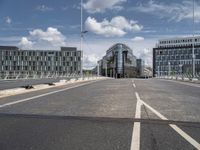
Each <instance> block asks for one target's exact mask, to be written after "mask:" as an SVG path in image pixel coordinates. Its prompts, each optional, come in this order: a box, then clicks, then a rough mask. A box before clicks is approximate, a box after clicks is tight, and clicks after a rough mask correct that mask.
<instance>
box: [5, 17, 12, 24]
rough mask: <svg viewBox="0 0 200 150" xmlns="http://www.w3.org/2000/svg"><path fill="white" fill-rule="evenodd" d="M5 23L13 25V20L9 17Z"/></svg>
mask: <svg viewBox="0 0 200 150" xmlns="http://www.w3.org/2000/svg"><path fill="white" fill-rule="evenodd" d="M5 21H6V23H7V24H11V23H12V19H11V18H10V17H9V16H7V17H6V18H5Z"/></svg>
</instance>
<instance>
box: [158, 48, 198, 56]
mask: <svg viewBox="0 0 200 150" xmlns="http://www.w3.org/2000/svg"><path fill="white" fill-rule="evenodd" d="M194 53H195V54H200V48H195V49H194ZM175 54H192V49H176V50H157V51H156V55H175Z"/></svg>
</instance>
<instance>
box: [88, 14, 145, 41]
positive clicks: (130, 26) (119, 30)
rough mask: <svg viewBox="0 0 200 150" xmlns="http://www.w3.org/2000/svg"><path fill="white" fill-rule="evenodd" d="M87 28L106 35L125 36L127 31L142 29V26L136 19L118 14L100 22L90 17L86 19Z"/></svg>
mask: <svg viewBox="0 0 200 150" xmlns="http://www.w3.org/2000/svg"><path fill="white" fill-rule="evenodd" d="M85 27H86V29H87V30H89V31H91V32H93V33H95V34H98V35H103V36H105V37H113V36H119V37H121V36H124V35H125V34H126V33H127V31H140V30H142V28H143V27H142V26H141V25H138V24H137V22H136V21H134V20H127V19H126V18H125V17H123V16H116V17H114V18H112V19H111V21H108V20H107V19H104V20H103V21H102V22H98V21H97V20H96V19H95V18H91V17H88V18H87V19H86V21H85Z"/></svg>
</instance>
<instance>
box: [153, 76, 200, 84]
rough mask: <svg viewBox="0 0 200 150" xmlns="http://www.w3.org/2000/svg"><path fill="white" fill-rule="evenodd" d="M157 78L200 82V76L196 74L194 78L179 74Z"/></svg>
mask: <svg viewBox="0 0 200 150" xmlns="http://www.w3.org/2000/svg"><path fill="white" fill-rule="evenodd" d="M156 78H161V79H171V80H181V81H197V82H200V74H195V76H194V77H193V76H192V74H178V75H170V76H157V77H156Z"/></svg>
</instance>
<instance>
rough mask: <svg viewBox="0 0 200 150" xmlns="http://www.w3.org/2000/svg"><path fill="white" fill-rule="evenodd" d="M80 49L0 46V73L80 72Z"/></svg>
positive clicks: (16, 74) (56, 73)
mask: <svg viewBox="0 0 200 150" xmlns="http://www.w3.org/2000/svg"><path fill="white" fill-rule="evenodd" d="M80 71H81V51H77V49H76V48H75V47H61V50H22V49H19V48H18V47H15V46H0V75H1V78H4V77H6V76H8V75H9V76H10V77H12V76H13V77H15V76H18V75H19V76H26V75H29V76H33V75H38V76H42V75H43V76H46V75H52V74H54V75H64V74H80Z"/></svg>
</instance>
